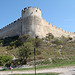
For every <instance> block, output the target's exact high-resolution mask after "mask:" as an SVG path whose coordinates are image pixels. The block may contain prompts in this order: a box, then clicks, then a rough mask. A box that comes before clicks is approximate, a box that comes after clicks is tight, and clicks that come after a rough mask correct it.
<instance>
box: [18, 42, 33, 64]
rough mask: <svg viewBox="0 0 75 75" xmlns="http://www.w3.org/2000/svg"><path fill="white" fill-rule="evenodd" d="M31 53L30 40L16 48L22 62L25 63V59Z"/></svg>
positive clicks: (31, 45)
mask: <svg viewBox="0 0 75 75" xmlns="http://www.w3.org/2000/svg"><path fill="white" fill-rule="evenodd" d="M32 53H33V44H32V43H31V42H25V43H24V45H23V46H22V47H21V48H20V49H19V50H18V57H19V59H20V60H21V63H22V64H26V63H27V59H28V57H29V56H30V55H32Z"/></svg>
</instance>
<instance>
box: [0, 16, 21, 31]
mask: <svg viewBox="0 0 75 75" xmlns="http://www.w3.org/2000/svg"><path fill="white" fill-rule="evenodd" d="M20 20H21V17H20V18H18V19H17V20H15V21H14V22H12V23H10V24H8V25H6V26H5V27H3V28H1V29H0V31H3V30H5V29H6V28H8V27H9V26H11V27H12V25H14V24H15V23H16V22H18V21H20Z"/></svg>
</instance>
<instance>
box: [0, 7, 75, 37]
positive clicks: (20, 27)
mask: <svg viewBox="0 0 75 75" xmlns="http://www.w3.org/2000/svg"><path fill="white" fill-rule="evenodd" d="M48 33H52V34H53V35H54V36H55V37H61V36H62V35H63V36H65V37H75V33H72V32H67V31H65V30H63V29H62V28H58V27H56V26H55V25H52V24H51V23H48V22H47V21H46V20H44V19H43V18H42V15H41V10H40V9H39V8H36V7H27V8H24V9H23V10H22V17H21V18H20V19H18V20H16V21H14V22H12V23H11V24H9V25H7V26H5V27H3V28H2V29H0V38H5V37H8V36H15V35H19V36H21V35H25V34H28V35H31V36H32V37H35V36H36V35H37V36H39V37H40V38H43V37H45V36H46V34H48Z"/></svg>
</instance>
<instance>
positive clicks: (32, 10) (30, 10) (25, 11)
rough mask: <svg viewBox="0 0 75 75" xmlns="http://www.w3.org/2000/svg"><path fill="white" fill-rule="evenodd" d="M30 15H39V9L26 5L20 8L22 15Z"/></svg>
mask: <svg viewBox="0 0 75 75" xmlns="http://www.w3.org/2000/svg"><path fill="white" fill-rule="evenodd" d="M30 15H35V16H39V17H42V16H41V10H40V9H39V8H36V7H27V8H24V9H23V10H22V17H23V18H24V17H28V16H30Z"/></svg>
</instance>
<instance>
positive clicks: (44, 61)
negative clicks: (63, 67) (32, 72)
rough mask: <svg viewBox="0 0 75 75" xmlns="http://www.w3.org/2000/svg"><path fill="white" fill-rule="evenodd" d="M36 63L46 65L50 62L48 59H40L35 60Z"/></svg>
mask: <svg viewBox="0 0 75 75" xmlns="http://www.w3.org/2000/svg"><path fill="white" fill-rule="evenodd" d="M36 64H37V65H47V64H50V61H49V60H40V61H36Z"/></svg>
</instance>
